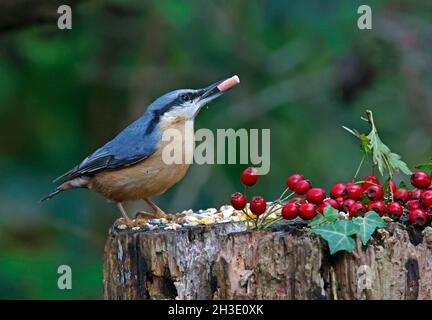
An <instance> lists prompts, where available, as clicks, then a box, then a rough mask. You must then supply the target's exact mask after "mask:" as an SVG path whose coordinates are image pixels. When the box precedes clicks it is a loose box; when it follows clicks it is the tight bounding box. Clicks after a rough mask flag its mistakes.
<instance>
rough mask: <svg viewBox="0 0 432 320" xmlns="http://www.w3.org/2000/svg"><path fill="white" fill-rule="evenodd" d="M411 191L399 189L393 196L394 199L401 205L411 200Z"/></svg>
mask: <svg viewBox="0 0 432 320" xmlns="http://www.w3.org/2000/svg"><path fill="white" fill-rule="evenodd" d="M409 197H410V195H409V191H408V190H406V189H397V190H396V191H395V192H394V194H393V199H394V200H395V201H397V202H399V203H401V204H404V203H405V202H407V201H408V200H409Z"/></svg>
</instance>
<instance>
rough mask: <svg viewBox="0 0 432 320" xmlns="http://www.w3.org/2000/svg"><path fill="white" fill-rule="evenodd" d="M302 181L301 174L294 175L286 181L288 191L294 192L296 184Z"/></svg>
mask: <svg viewBox="0 0 432 320" xmlns="http://www.w3.org/2000/svg"><path fill="white" fill-rule="evenodd" d="M304 179H305V178H304V177H303V176H302V175H301V174H298V173H295V174H293V175H291V176H290V177H289V178H288V179H287V182H286V186H287V188H288V189H290V190H294V186H295V185H296V183H297V182H299V181H301V180H304Z"/></svg>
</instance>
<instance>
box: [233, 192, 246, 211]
mask: <svg viewBox="0 0 432 320" xmlns="http://www.w3.org/2000/svg"><path fill="white" fill-rule="evenodd" d="M231 205H232V206H233V208H234V209H236V210H243V209H244V208H245V207H246V197H245V196H244V195H243V194H241V193H240V192H236V193H233V195H232V196H231Z"/></svg>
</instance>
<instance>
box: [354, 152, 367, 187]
mask: <svg viewBox="0 0 432 320" xmlns="http://www.w3.org/2000/svg"><path fill="white" fill-rule="evenodd" d="M365 159H366V156H363V157H362V158H361V161H360V163H359V165H358V167H357V170H356V172H355V174H354V177H353V178H352V182H355V181H356V179H357V176H358V174H359V173H360V169H361V167H362V166H363V162H364V161H365Z"/></svg>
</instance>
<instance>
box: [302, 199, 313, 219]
mask: <svg viewBox="0 0 432 320" xmlns="http://www.w3.org/2000/svg"><path fill="white" fill-rule="evenodd" d="M316 210H317V206H316V205H314V204H313V203H303V204H302V205H300V217H302V218H303V219H305V220H310V219H312V218H313V217H315V216H316V215H317V212H316Z"/></svg>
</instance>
